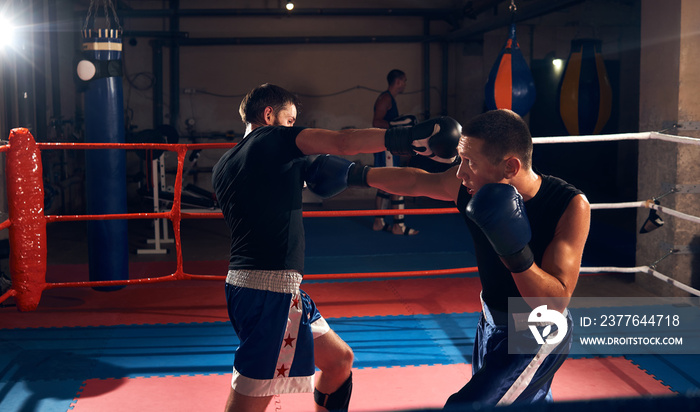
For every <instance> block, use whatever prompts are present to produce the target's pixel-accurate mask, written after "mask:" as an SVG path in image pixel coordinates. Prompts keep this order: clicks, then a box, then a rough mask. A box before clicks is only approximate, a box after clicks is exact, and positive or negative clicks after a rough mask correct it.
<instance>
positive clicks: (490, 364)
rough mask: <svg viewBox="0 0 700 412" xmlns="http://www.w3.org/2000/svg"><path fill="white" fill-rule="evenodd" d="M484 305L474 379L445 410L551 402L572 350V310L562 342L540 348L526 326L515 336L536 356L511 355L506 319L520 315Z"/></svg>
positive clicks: (567, 316)
mask: <svg viewBox="0 0 700 412" xmlns="http://www.w3.org/2000/svg"><path fill="white" fill-rule="evenodd" d="M481 303H482V309H483V310H482V313H481V316H480V317H479V323H478V325H477V330H476V337H475V339H474V352H473V356H472V378H471V380H469V382H467V384H466V385H464V387H462V389H460V390H459V391H458V392H457V393H455V394H453V395H452V396H450V398H449V399H448V400H447V403H446V404H445V409H447V410H452V409H453V408H454V409H459V408H460V406H461V407H462V408H463V407H464V404H466V403H473V402H479V403H481V404H483V405H488V406H504V405H510V404H519V405H525V404H530V403H539V402H551V401H552V394H551V391H550V388H551V385H552V379H553V378H554V374H555V372H556V371H557V370H559V368H560V367H561V365H562V364H563V363H564V360H566V357H567V355H568V353H569V349H570V348H571V343H572V329H573V322H572V317H571V314H570V313H569V312H568V310H567V311H566V313H565V314H564V315H565V316H566V318H567V324H568V330H567V331H566V335H565V337H564V339H563V340H562V341H561V342H559V343H558V344H556V345H554V344H547V343H545V344H543V345H539V344H538V343H537V342H536V341H535V338H534V337H533V336H532V333H531V332H530V331H529V330H528V329H527V327H526V326H525V328H524V329H522V328H520V329H521V330H520V331H516V332H515V333H518V334H522V335H520V336H518V341H525V342H528V343H527V346H528V349H533V351H532V354H530V353H529V352H527V353H526V352H524V353H522V354H520V353H517V354H511V353H508V332H509V331H508V321H507V320H506V321H503V320H504V319H507V318H508V316H515V315H520V314H510V315H509V314H507V313H503V312H496V311H493V310H489V308H488V306H486V303H484V301H483V300H482V302H481ZM517 323H518V322H517V320H516V324H517Z"/></svg>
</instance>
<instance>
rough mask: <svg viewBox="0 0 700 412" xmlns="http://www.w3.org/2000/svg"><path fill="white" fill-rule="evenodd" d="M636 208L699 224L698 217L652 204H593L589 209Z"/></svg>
mask: <svg viewBox="0 0 700 412" xmlns="http://www.w3.org/2000/svg"><path fill="white" fill-rule="evenodd" d="M637 207H646V208H649V209H655V210H658V211H659V212H663V213H666V214H668V215H671V216H675V217H677V218H681V219H685V220H690V221H691V222H695V223H700V217H697V216H693V215H689V214H687V213H683V212H679V211H677V210H673V209H670V208H668V207H663V206H660V205H657V204H656V203H654V202H651V201H648V200H647V201H646V202H624V203H593V204H592V205H591V209H632V208H637Z"/></svg>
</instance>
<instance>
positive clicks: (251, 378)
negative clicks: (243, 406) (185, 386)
mask: <svg viewBox="0 0 700 412" xmlns="http://www.w3.org/2000/svg"><path fill="white" fill-rule="evenodd" d="M301 280H302V275H301V274H300V273H297V272H295V271H289V270H283V271H263V270H230V271H229V272H228V276H227V277H226V299H227V303H228V314H229V319H230V320H231V324H232V325H233V328H234V330H235V332H236V335H237V336H238V338H239V340H240V345H239V346H238V349H236V356H235V358H234V361H233V377H232V379H231V387H232V388H233V389H234V390H235V391H236V392H238V393H240V394H242V395H246V396H257V397H261V396H271V395H276V394H281V393H299V392H313V387H314V373H315V372H316V367H315V364H314V342H313V340H314V339H315V338H317V337H319V336H322V335H323V334H325V333H326V332H328V331H329V330H330V327H329V326H328V323H326V320H325V319H324V318H323V317H322V316H321V314H320V313H319V311H318V310H317V309H316V304H315V303H314V302H313V300H311V298H310V297H309V295H307V294H306V293H305V292H304V291H302V290H300V289H299V285H300V284H301Z"/></svg>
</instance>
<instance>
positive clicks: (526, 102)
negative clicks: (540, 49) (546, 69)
mask: <svg viewBox="0 0 700 412" xmlns="http://www.w3.org/2000/svg"><path fill="white" fill-rule="evenodd" d="M535 96H536V92H535V82H534V80H533V79H532V73H531V72H530V68H529V67H528V65H527V62H526V61H525V57H523V53H522V52H521V51H520V46H519V45H518V40H517V38H516V36H515V24H511V25H510V31H509V34H508V39H507V40H506V44H505V45H504V46H503V49H502V50H501V52H500V53H499V54H498V58H497V59H496V63H495V64H494V65H493V67H492V68H491V72H490V73H489V79H488V81H487V82H486V107H487V108H488V109H489V110H495V109H510V110H512V111H514V112H515V113H517V114H519V115H520V116H524V115H526V114H527V112H529V111H530V108H531V107H532V105H533V104H534V103H535Z"/></svg>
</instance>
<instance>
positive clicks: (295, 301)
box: [292, 296, 299, 309]
mask: <svg viewBox="0 0 700 412" xmlns="http://www.w3.org/2000/svg"><path fill="white" fill-rule="evenodd" d="M292 306H294V307H295V308H297V309H299V296H295V297H294V299H292Z"/></svg>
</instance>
